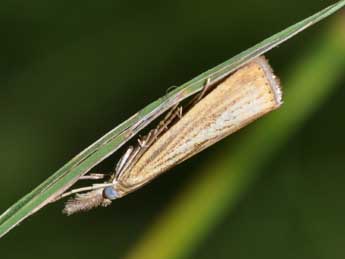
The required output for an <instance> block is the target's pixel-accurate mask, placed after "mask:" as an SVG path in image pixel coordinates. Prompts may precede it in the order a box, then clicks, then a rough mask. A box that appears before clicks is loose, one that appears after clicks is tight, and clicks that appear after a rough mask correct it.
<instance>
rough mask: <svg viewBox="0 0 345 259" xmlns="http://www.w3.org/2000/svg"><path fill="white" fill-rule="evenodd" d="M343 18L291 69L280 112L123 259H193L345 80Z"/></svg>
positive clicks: (222, 157)
mask: <svg viewBox="0 0 345 259" xmlns="http://www.w3.org/2000/svg"><path fill="white" fill-rule="evenodd" d="M340 18H342V19H339V21H338V23H335V24H334V27H332V28H331V30H330V31H328V33H327V34H326V35H324V37H323V38H322V39H319V40H317V41H316V42H318V43H319V44H318V45H317V46H314V47H312V48H310V52H309V54H307V55H306V56H305V57H303V58H302V59H301V62H299V63H298V64H296V65H295V66H293V67H292V68H291V69H290V71H289V74H288V76H287V80H283V82H284V85H283V87H284V88H286V89H287V90H286V91H285V98H284V99H285V100H284V104H283V106H282V108H280V109H279V110H277V111H275V112H274V113H272V114H270V115H269V116H267V117H265V118H263V119H261V120H260V121H258V122H257V123H256V125H255V126H254V128H253V129H252V130H251V131H249V132H248V133H247V134H246V135H245V136H244V138H243V139H241V141H239V143H238V145H236V147H229V149H231V150H228V152H227V150H226V148H225V150H224V149H223V150H222V154H219V155H218V156H217V161H208V163H205V167H204V168H203V172H200V173H201V174H200V178H199V179H193V181H192V182H191V183H190V185H189V186H186V189H184V190H183V191H182V192H181V193H180V194H179V196H178V197H176V199H175V200H174V201H173V202H172V206H171V207H169V208H167V210H166V211H165V212H164V213H163V214H162V215H160V217H159V218H158V221H157V222H155V224H154V225H153V226H150V228H149V231H148V232H147V233H146V235H144V236H143V237H142V238H141V239H140V240H139V242H138V243H137V244H136V245H135V246H134V247H133V248H132V250H131V251H130V253H129V254H128V255H127V256H126V257H125V258H127V259H134V258H141V259H158V258H189V256H190V254H191V253H192V252H193V251H194V249H195V247H196V246H197V245H198V243H199V242H200V241H201V240H203V238H204V237H205V236H206V235H207V234H208V233H209V231H210V229H211V228H212V227H213V226H214V225H216V224H217V223H218V222H219V221H220V220H221V219H222V217H223V216H224V215H228V213H229V210H230V209H232V208H234V206H235V205H236V204H237V202H238V200H239V197H240V196H241V195H242V194H243V193H245V192H246V190H248V189H249V187H250V186H251V183H253V181H254V180H255V179H257V177H259V175H258V172H259V170H258V168H259V167H260V166H262V165H263V164H264V163H266V162H267V161H268V160H270V159H272V158H274V156H275V153H276V151H277V150H279V148H280V147H281V146H282V145H283V144H284V143H286V142H287V140H288V138H289V137H291V136H292V135H293V133H294V132H296V130H298V128H299V127H300V126H301V125H303V122H304V121H305V120H306V119H307V118H308V117H310V115H311V114H312V113H313V112H314V111H315V110H316V109H318V108H319V107H321V105H322V104H323V102H324V101H325V99H327V97H329V96H330V94H331V93H332V92H333V90H334V89H335V86H336V85H337V83H338V82H339V81H338V80H339V79H340V78H342V76H343V75H344V67H345V30H344V28H345V19H344V17H340ZM307 49H309V48H308V47H307Z"/></svg>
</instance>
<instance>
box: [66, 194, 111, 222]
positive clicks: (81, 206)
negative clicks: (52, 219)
mask: <svg viewBox="0 0 345 259" xmlns="http://www.w3.org/2000/svg"><path fill="white" fill-rule="evenodd" d="M110 203H111V200H109V199H105V198H104V197H103V188H102V189H97V190H94V191H90V192H86V193H82V194H76V195H75V197H74V198H71V199H69V200H68V201H67V202H66V203H65V208H64V209H63V211H62V212H63V213H64V214H67V215H68V216H69V215H72V214H74V213H77V212H82V211H88V210H91V209H93V208H96V207H98V206H103V207H106V206H108V205H110Z"/></svg>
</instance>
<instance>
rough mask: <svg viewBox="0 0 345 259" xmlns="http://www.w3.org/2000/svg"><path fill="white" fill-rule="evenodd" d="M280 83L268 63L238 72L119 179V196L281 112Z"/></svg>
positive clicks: (261, 60)
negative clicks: (278, 109)
mask: <svg viewBox="0 0 345 259" xmlns="http://www.w3.org/2000/svg"><path fill="white" fill-rule="evenodd" d="M281 98H282V93H281V89H280V86H279V82H278V80H277V78H276V76H275V75H274V74H273V72H272V69H271V67H270V66H269V64H268V62H267V60H266V59H265V58H264V57H259V58H256V59H255V60H253V61H252V62H250V63H249V64H247V65H245V66H244V67H242V68H240V69H239V70H237V71H236V72H235V73H233V74H232V75H231V76H229V77H228V78H227V79H225V80H224V81H223V82H222V83H220V84H219V85H217V86H216V88H215V89H214V90H213V91H211V92H210V93H209V94H208V95H206V96H205V97H204V98H202V99H201V100H200V101H199V102H198V103H196V104H195V105H194V106H193V107H192V108H191V109H190V110H189V111H188V112H187V113H186V114H184V115H183V117H182V118H181V119H180V120H179V121H178V122H177V123H176V124H174V125H173V126H172V127H171V128H169V130H168V131H166V132H165V133H164V134H163V135H162V136H161V137H160V138H159V139H158V140H157V141H156V142H154V143H153V144H152V146H150V147H149V148H148V149H147V151H146V152H145V153H144V154H143V155H142V157H141V158H140V159H139V160H138V161H137V162H136V164H135V165H134V166H133V167H132V168H131V170H129V171H127V172H124V173H123V174H122V176H121V177H120V178H119V179H117V183H116V188H117V189H118V190H119V194H120V193H121V191H122V193H121V196H123V195H125V194H126V193H127V192H130V191H133V190H134V189H136V188H138V187H140V186H142V185H143V184H145V183H146V182H148V181H150V180H151V179H152V178H154V177H156V176H157V175H159V174H161V173H163V172H165V171H167V170H168V169H169V168H171V167H173V166H174V165H177V164H179V163H181V162H182V161H184V160H185V159H187V158H189V157H191V156H193V155H195V154H197V153H198V152H200V151H201V150H203V149H205V148H207V147H208V146H210V145H212V144H214V143H215V142H217V141H219V140H220V139H222V138H224V137H226V136H228V135H230V134H231V133H233V132H235V131H236V130H238V129H240V128H242V127H244V126H245V125H247V124H248V123H250V122H252V121H254V120H255V119H257V118H259V117H261V116H263V115H264V114H266V113H268V112H270V111H272V110H274V109H276V108H278V107H279V106H280V105H281V103H282V101H281Z"/></svg>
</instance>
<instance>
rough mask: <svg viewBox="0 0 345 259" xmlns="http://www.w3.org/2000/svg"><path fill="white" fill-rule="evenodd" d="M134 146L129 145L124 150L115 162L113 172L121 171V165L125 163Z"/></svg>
mask: <svg viewBox="0 0 345 259" xmlns="http://www.w3.org/2000/svg"><path fill="white" fill-rule="evenodd" d="M133 150H134V148H133V146H129V147H128V149H127V150H126V152H125V153H124V154H123V156H122V157H121V158H120V159H119V161H118V162H117V164H116V167H115V173H117V172H119V171H121V169H122V168H123V166H124V165H125V164H126V162H127V160H128V158H129V157H130V155H131V154H132V152H133Z"/></svg>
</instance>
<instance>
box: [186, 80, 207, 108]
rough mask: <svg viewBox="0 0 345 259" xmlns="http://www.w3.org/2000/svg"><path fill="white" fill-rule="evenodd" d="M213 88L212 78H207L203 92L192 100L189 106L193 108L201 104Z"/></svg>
mask: <svg viewBox="0 0 345 259" xmlns="http://www.w3.org/2000/svg"><path fill="white" fill-rule="evenodd" d="M211 86H213V83H211V78H207V79H206V81H205V83H204V86H203V87H202V90H201V92H200V93H198V94H197V95H196V96H195V97H194V98H193V99H192V100H191V102H190V103H189V104H188V106H193V105H195V104H196V103H197V102H199V101H200V100H201V99H202V98H203V97H204V96H205V94H206V92H207V91H208V90H209V89H210V87H211Z"/></svg>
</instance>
